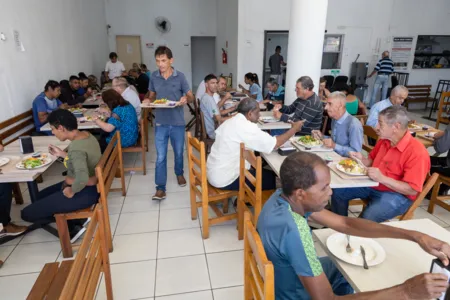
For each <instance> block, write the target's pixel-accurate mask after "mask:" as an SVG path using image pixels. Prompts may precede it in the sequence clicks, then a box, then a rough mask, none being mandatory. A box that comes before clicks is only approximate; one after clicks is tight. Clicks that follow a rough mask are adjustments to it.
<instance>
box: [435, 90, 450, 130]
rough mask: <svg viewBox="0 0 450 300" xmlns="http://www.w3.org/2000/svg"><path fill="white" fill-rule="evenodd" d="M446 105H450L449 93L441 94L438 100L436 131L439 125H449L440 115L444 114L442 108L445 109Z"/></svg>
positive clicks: (446, 119)
mask: <svg viewBox="0 0 450 300" xmlns="http://www.w3.org/2000/svg"><path fill="white" fill-rule="evenodd" d="M447 105H450V92H443V93H442V94H441V98H440V99H439V109H438V113H437V119H436V129H439V124H440V123H445V124H448V123H449V120H448V118H444V117H442V114H443V113H444V107H447Z"/></svg>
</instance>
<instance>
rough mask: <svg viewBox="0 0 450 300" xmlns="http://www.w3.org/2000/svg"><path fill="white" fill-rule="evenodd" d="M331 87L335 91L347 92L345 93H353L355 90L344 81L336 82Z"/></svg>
mask: <svg viewBox="0 0 450 300" xmlns="http://www.w3.org/2000/svg"><path fill="white" fill-rule="evenodd" d="M333 89H334V91H335V92H347V95H353V93H354V92H355V91H354V90H353V88H352V87H351V86H349V85H348V84H346V83H345V82H338V83H337V84H336V85H335V86H334V87H333Z"/></svg>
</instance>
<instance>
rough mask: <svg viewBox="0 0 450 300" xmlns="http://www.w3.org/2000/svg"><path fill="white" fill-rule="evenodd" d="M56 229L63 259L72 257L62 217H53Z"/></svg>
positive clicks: (68, 237)
mask: <svg viewBox="0 0 450 300" xmlns="http://www.w3.org/2000/svg"><path fill="white" fill-rule="evenodd" d="M55 219H56V228H57V229H58V235H59V242H60V243H61V250H62V254H63V257H64V258H69V257H72V256H73V250H72V245H71V244H70V235H69V227H68V226H67V220H66V218H64V215H55Z"/></svg>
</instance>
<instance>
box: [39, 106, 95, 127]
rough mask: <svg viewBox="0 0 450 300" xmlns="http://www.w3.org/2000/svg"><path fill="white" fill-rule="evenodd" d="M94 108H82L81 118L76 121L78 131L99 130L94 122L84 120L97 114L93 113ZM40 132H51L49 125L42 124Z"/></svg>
mask: <svg viewBox="0 0 450 300" xmlns="http://www.w3.org/2000/svg"><path fill="white" fill-rule="evenodd" d="M95 110H96V109H95V108H82V109H81V111H82V114H83V117H81V118H77V121H78V129H79V130H92V129H99V128H100V127H99V126H98V125H97V124H96V123H95V122H94V121H92V120H91V121H87V120H86V118H92V117H93V116H95V115H96V114H97V113H96V111H95ZM40 130H41V131H52V128H51V127H50V124H49V123H46V124H44V125H43V126H42V127H41V129H40Z"/></svg>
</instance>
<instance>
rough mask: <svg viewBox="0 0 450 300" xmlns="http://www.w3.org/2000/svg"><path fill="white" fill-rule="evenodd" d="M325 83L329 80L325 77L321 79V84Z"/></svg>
mask: <svg viewBox="0 0 450 300" xmlns="http://www.w3.org/2000/svg"><path fill="white" fill-rule="evenodd" d="M324 82H327V79H326V78H325V77H320V81H319V83H324Z"/></svg>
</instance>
